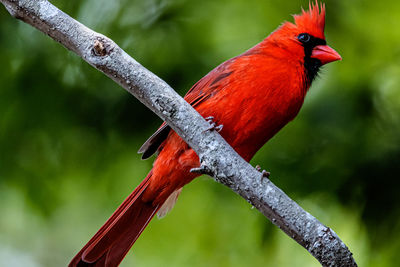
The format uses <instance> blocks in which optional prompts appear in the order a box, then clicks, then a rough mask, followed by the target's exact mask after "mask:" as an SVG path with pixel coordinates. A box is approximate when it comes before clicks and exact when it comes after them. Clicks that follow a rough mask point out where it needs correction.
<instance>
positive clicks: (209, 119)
mask: <svg viewBox="0 0 400 267" xmlns="http://www.w3.org/2000/svg"><path fill="white" fill-rule="evenodd" d="M205 120H206V121H207V122H208V123H209V124H210V127H209V128H207V131H217V132H220V131H221V130H222V128H224V125H222V124H220V125H218V126H217V124H216V123H215V122H214V117H213V116H208V117H207V118H205Z"/></svg>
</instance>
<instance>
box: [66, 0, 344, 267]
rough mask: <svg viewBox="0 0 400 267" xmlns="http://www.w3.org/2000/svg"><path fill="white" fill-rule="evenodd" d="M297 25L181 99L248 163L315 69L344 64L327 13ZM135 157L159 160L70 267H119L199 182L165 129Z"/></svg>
mask: <svg viewBox="0 0 400 267" xmlns="http://www.w3.org/2000/svg"><path fill="white" fill-rule="evenodd" d="M320 9H321V10H320ZM294 20H295V23H294V24H293V23H290V22H285V23H284V24H283V25H281V26H280V27H279V28H278V29H277V30H275V31H274V32H273V33H271V34H270V35H269V36H268V37H267V38H266V39H264V40H263V41H262V42H261V43H259V44H257V45H256V46H254V47H253V48H251V49H249V50H248V51H246V52H244V53H243V54H241V55H239V56H237V57H234V58H232V59H229V60H228V61H226V62H224V63H222V64H221V65H219V66H218V67H216V68H215V69H214V70H212V71H211V72H210V73H208V74H207V75H206V76H205V77H203V78H202V79H201V80H200V81H198V82H197V83H196V84H195V85H194V86H193V87H192V88H191V89H190V90H189V92H188V93H187V94H186V96H185V100H186V101H187V102H189V103H190V104H191V105H192V106H193V107H194V108H195V109H196V110H197V111H198V112H199V113H200V114H201V115H202V116H203V117H208V116H213V117H214V118H215V119H214V122H215V123H216V124H221V125H223V129H222V130H221V131H220V134H221V135H222V136H223V137H224V138H225V140H226V141H227V142H228V143H229V144H230V145H231V146H232V147H233V148H234V149H235V150H236V151H237V152H238V153H239V154H240V155H241V156H242V157H243V158H244V159H245V160H247V161H249V160H250V159H251V158H252V157H253V155H254V154H255V153H256V152H257V150H259V149H260V148H261V147H262V146H263V145H264V144H265V143H266V142H267V141H268V140H269V139H270V138H271V137H272V136H274V135H275V134H276V133H277V132H278V131H279V130H280V129H281V128H282V127H283V126H285V125H286V124H287V123H288V122H289V121H291V120H292V119H293V118H294V117H295V116H296V115H297V113H298V112H299V110H300V108H301V106H302V104H303V101H304V97H305V95H306V93H307V91H308V89H309V87H310V85H311V82H312V81H313V80H314V78H315V77H316V75H317V73H318V70H319V68H320V67H321V66H322V65H324V64H326V63H329V62H332V61H335V60H340V59H341V57H340V55H339V54H338V53H337V52H336V51H335V50H333V49H332V48H330V47H329V46H327V45H326V41H325V36H324V27H325V6H324V5H321V7H319V6H318V3H317V2H316V3H315V4H314V5H312V6H311V5H310V7H309V11H304V10H303V11H302V14H300V15H295V16H294ZM139 152H142V153H143V158H144V159H145V158H148V157H150V156H151V155H152V154H154V153H155V152H158V153H159V154H158V156H157V159H156V160H155V162H154V167H153V169H152V170H151V171H150V173H149V174H148V175H147V177H146V178H145V179H144V180H143V182H142V183H141V184H140V185H139V186H138V187H137V188H136V189H135V190H134V191H133V192H132V193H131V194H130V195H129V196H128V198H127V199H125V201H124V202H123V203H122V204H121V206H120V207H119V208H118V209H117V210H116V211H115V212H114V214H113V215H112V216H111V218H109V219H108V221H107V222H106V223H105V224H104V225H103V226H102V227H101V228H100V230H99V231H98V232H97V233H96V234H95V235H94V236H93V238H92V239H90V241H89V242H88V243H87V244H86V245H85V246H84V247H83V248H82V250H81V251H80V252H79V253H78V254H77V255H76V256H75V258H73V260H72V261H71V263H70V265H69V266H108V267H112V266H118V265H119V263H120V262H121V261H122V259H123V258H124V257H125V255H126V253H127V252H128V251H129V249H130V248H131V246H132V245H133V243H134V242H135V241H136V239H137V238H138V237H139V235H140V234H141V233H142V231H143V230H144V228H145V227H146V226H147V224H148V223H149V222H150V220H151V219H152V218H153V216H154V215H155V213H156V212H158V213H159V214H161V215H165V213H166V212H167V211H169V210H170V209H171V208H172V206H173V205H174V204H175V201H176V199H177V197H178V195H179V193H180V192H181V190H182V187H183V186H184V185H185V184H187V183H189V182H190V181H192V180H193V179H194V178H196V177H197V176H198V174H195V173H191V172H190V169H192V168H195V167H199V165H200V163H199V158H198V156H197V155H196V153H195V152H194V151H193V150H192V149H191V148H190V147H189V146H188V145H187V144H186V143H185V141H183V140H182V139H181V138H180V137H179V136H178V135H177V134H176V133H175V132H174V131H173V130H171V128H170V127H169V126H168V125H167V124H165V123H164V124H162V125H161V127H160V128H159V129H158V130H157V131H156V132H155V133H154V134H153V135H152V136H151V137H150V138H149V139H148V140H147V141H146V143H144V145H143V146H142V147H141V148H140V150H139Z"/></svg>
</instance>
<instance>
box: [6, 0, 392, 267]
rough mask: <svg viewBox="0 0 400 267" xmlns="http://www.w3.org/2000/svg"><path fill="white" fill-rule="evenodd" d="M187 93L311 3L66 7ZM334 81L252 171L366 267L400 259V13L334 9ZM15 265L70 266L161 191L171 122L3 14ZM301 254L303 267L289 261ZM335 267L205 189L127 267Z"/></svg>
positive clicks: (185, 0)
mask: <svg viewBox="0 0 400 267" xmlns="http://www.w3.org/2000/svg"><path fill="white" fill-rule="evenodd" d="M52 2H53V3H54V4H55V5H56V6H58V7H59V8H61V9H62V10H64V11H65V12H66V13H68V14H70V15H71V16H72V17H74V18H76V19H78V20H79V21H81V22H82V23H84V24H86V25H87V26H89V27H91V28H93V29H94V30H96V31H99V32H101V33H103V34H106V35H108V36H109V37H111V38H112V39H114V40H115V41H116V42H117V43H118V44H119V45H120V46H121V47H122V48H123V49H125V50H126V51H127V52H128V53H129V54H131V55H132V56H133V57H134V58H136V59H137V60H138V61H139V62H141V63H142V64H143V65H144V66H146V67H147V68H148V69H150V70H151V71H153V72H154V73H156V74H157V75H159V76H160V77H161V78H163V79H164V80H166V81H167V82H168V83H169V84H170V85H171V86H172V87H173V88H175V89H176V90H178V91H179V92H180V93H181V94H184V92H186V91H187V90H188V88H190V86H191V85H192V84H194V83H195V82H196V81H197V80H198V79H200V78H201V77H202V76H204V75H205V74H206V73H207V72H208V71H209V70H211V69H212V68H213V67H215V66H216V65H218V64H219V63H221V62H222V61H224V60H226V59H228V58H230V57H233V56H235V55H237V54H239V53H241V52H243V51H244V50H246V49H248V48H249V47H251V46H252V45H254V44H255V43H257V42H259V41H260V40H262V39H263V38H264V37H265V36H266V35H268V33H270V32H271V31H273V30H274V29H275V28H276V27H277V26H278V25H279V24H280V23H281V22H282V21H283V20H291V17H290V14H295V13H298V12H299V11H300V7H301V6H303V7H307V6H308V2H307V1H266V0H250V1H243V0H220V1H212V0H203V1H201V2H198V1H189V0H146V1H139V0H129V1H128V0H114V1H108V0H85V1H77V0H71V1H61V0H55V1H52ZM326 6H327V23H326V35H327V39H328V43H329V44H331V45H332V46H333V47H334V48H335V49H337V51H339V52H340V53H341V55H342V56H343V59H344V60H343V61H342V62H335V63H333V64H329V65H328V66H326V67H324V69H323V71H322V74H321V77H320V78H319V79H318V80H317V81H316V82H315V83H314V85H313V87H312V88H311V90H310V92H309V94H308V97H307V99H306V102H305V105H304V107H303V109H302V111H301V112H300V114H299V116H298V117H297V118H296V120H295V121H294V122H292V123H290V124H289V125H288V126H287V127H286V128H285V129H283V130H282V131H281V132H280V133H279V134H278V135H277V136H276V137H274V138H273V139H272V140H271V141H270V142H269V143H268V144H267V145H265V146H264V148H263V149H262V150H261V151H260V152H259V153H258V154H257V155H256V157H255V159H253V161H252V163H253V164H254V165H255V164H260V165H261V166H263V167H264V168H266V169H268V170H270V171H271V172H272V177H271V178H272V181H273V182H274V183H276V184H277V185H278V186H280V187H281V188H282V189H283V190H284V191H285V192H286V193H288V194H289V195H290V196H291V197H292V198H294V199H295V200H296V201H298V202H299V203H300V204H301V205H302V206H303V207H305V208H306V209H307V210H308V211H309V212H311V213H312V214H313V215H314V216H316V217H317V218H319V219H320V220H321V221H322V222H323V223H324V224H326V225H328V226H330V227H332V228H333V229H334V230H335V231H336V232H337V233H338V234H339V236H340V237H341V238H342V239H343V240H344V241H345V243H346V244H347V245H348V246H349V247H350V249H351V250H352V252H353V253H354V257H355V258H356V260H357V261H358V263H359V265H360V266H393V265H394V262H397V258H396V256H397V253H398V251H400V239H399V234H400V221H399V220H398V218H399V216H400V201H399V195H400V194H399V193H398V188H399V186H400V179H399V178H400V175H399V173H400V90H399V84H400V64H399V62H400V30H399V29H400V28H399V27H400V23H399V14H400V2H399V1H394V0H392V1H390V0H383V1H372V0H355V1H345V0H340V1H339V0H336V1H333V0H329V1H326ZM0 59H1V71H0V201H1V205H0V214H1V217H0V266H35V267H36V266H65V265H66V264H67V262H69V260H70V259H71V257H72V256H73V255H74V254H75V252H76V251H77V250H78V249H80V248H81V246H82V245H83V244H84V243H86V242H87V240H88V238H89V237H90V236H92V235H93V233H94V232H95V231H96V230H97V229H98V228H99V227H100V226H101V225H102V224H103V223H104V221H105V219H106V218H108V216H109V215H110V214H111V213H112V211H113V210H114V209H115V208H116V207H117V206H118V204H119V203H120V202H121V201H122V200H123V199H124V198H125V196H127V195H128V194H129V192H130V191H131V190H132V189H133V188H134V187H135V186H136V185H137V184H138V183H139V182H140V181H141V179H143V177H145V175H146V173H147V172H148V171H149V170H150V168H151V163H152V162H151V160H149V161H141V160H140V157H139V156H138V155H137V154H136V151H137V149H138V148H139V147H140V145H141V144H142V143H143V142H144V141H145V140H146V138H147V137H148V136H149V135H150V134H151V133H152V132H153V131H154V130H155V129H156V128H157V126H158V125H159V124H160V120H159V119H158V118H156V116H155V115H154V114H152V113H151V112H150V111H149V110H147V109H146V108H145V107H144V106H143V105H141V104H140V103H139V102H138V101H137V100H136V99H135V98H134V97H132V96H131V95H129V94H128V93H127V92H125V91H124V90H122V89H121V88H119V87H118V86H117V85H116V84H114V83H113V82H112V81H111V80H110V79H108V78H107V77H105V76H104V75H102V74H101V73H100V72H98V71H96V70H94V69H93V68H92V67H90V66H89V65H87V64H86V63H84V62H83V61H82V60H81V59H80V58H78V57H77V56H75V55H74V54H73V53H72V52H69V51H67V50H65V49H64V48H63V47H61V46H60V45H59V44H58V43H56V42H54V41H52V40H50V39H49V38H48V37H47V36H45V35H43V34H42V33H40V32H38V31H37V30H35V29H33V28H32V27H30V26H28V25H26V24H24V23H22V22H19V21H17V20H15V19H13V18H12V17H11V16H10V15H9V14H8V13H7V12H6V10H5V9H4V8H1V9H0ZM288 255H290V256H288ZM133 265H134V266H319V265H318V263H317V261H316V260H315V259H313V258H312V257H311V256H310V255H309V254H308V253H307V252H306V251H305V250H304V249H303V248H302V247H300V246H299V245H297V244H296V243H295V242H294V241H292V240H291V239H290V238H288V237H287V236H286V235H285V234H283V233H282V232H281V231H280V230H278V229H277V228H276V227H275V226H273V225H272V224H271V223H270V222H269V221H268V220H266V219H265V218H264V217H263V216H262V215H260V214H259V213H258V212H257V211H256V210H254V209H251V207H250V206H249V205H248V204H247V203H246V202H245V201H244V200H243V199H241V198H240V197H238V196H237V195H235V194H233V193H232V192H231V191H230V190H229V189H227V188H225V187H223V186H221V185H219V184H217V183H215V182H213V181H212V180H211V179H208V178H200V179H197V180H196V181H194V182H193V183H191V184H190V185H188V186H187V187H186V188H185V190H184V191H183V193H182V195H181V197H180V200H179V201H178V204H177V206H176V207H175V209H174V211H173V212H172V214H170V215H169V216H167V217H166V218H165V219H163V220H160V221H159V220H154V221H153V222H152V223H151V224H150V226H149V229H147V230H146V231H145V232H144V233H143V235H142V237H141V238H140V239H139V240H138V242H137V243H136V244H135V246H134V248H133V249H132V252H130V253H129V254H128V256H127V258H126V260H125V261H124V262H123V264H122V266H133Z"/></svg>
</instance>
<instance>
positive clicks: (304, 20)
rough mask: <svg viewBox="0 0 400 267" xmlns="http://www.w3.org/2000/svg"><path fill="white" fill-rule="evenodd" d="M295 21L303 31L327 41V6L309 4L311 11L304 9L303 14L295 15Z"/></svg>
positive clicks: (316, 3)
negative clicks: (325, 30)
mask: <svg viewBox="0 0 400 267" xmlns="http://www.w3.org/2000/svg"><path fill="white" fill-rule="evenodd" d="M293 17H294V21H295V24H296V26H297V28H298V29H301V30H303V31H304V32H307V33H309V34H312V35H313V36H315V37H318V38H322V39H325V36H324V29H325V4H318V2H317V0H316V1H315V3H312V4H311V3H310V4H309V10H308V11H305V10H304V9H302V12H301V14H299V15H294V16H293Z"/></svg>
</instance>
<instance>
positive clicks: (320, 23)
mask: <svg viewBox="0 0 400 267" xmlns="http://www.w3.org/2000/svg"><path fill="white" fill-rule="evenodd" d="M293 17H294V22H295V23H291V22H285V23H284V24H282V26H281V27H279V28H278V29H277V30H276V31H275V32H273V33H272V34H271V35H270V36H269V37H268V39H269V41H270V42H272V43H273V44H274V45H275V46H278V47H280V48H282V49H283V50H285V52H287V53H289V54H290V55H291V57H292V58H293V59H299V60H301V61H304V65H305V67H306V70H307V71H308V72H309V75H310V78H311V80H312V79H313V78H314V77H315V75H316V74H317V72H318V70H319V68H320V67H321V66H322V65H324V64H327V63H329V62H333V61H336V60H341V59H342V58H341V56H340V55H339V53H338V52H336V51H335V50H334V49H333V48H331V47H330V46H328V45H327V44H326V40H325V34H324V28H325V5H324V4H321V5H319V4H318V2H317V1H315V4H310V5H309V10H308V11H305V10H302V13H301V14H299V15H294V16H293Z"/></svg>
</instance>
